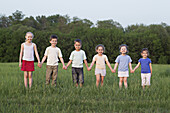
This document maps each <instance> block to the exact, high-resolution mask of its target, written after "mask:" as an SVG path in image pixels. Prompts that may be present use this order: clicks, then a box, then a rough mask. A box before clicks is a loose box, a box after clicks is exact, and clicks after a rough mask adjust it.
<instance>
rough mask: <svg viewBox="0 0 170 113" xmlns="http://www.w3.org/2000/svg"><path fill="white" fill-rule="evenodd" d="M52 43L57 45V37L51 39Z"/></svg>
mask: <svg viewBox="0 0 170 113" xmlns="http://www.w3.org/2000/svg"><path fill="white" fill-rule="evenodd" d="M50 43H51V46H53V47H55V46H56V45H57V39H55V38H54V39H51V41H50Z"/></svg>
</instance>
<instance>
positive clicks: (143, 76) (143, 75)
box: [141, 73, 146, 89]
mask: <svg viewBox="0 0 170 113" xmlns="http://www.w3.org/2000/svg"><path fill="white" fill-rule="evenodd" d="M141 79H142V88H143V89H145V82H146V81H145V80H146V78H145V74H142V73H141Z"/></svg>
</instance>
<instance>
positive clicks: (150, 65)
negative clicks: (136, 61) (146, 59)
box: [149, 63, 152, 76]
mask: <svg viewBox="0 0 170 113" xmlns="http://www.w3.org/2000/svg"><path fill="white" fill-rule="evenodd" d="M149 67H150V70H151V76H152V64H151V63H150V64H149Z"/></svg>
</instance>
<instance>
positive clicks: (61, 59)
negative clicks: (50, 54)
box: [60, 57, 65, 69]
mask: <svg viewBox="0 0 170 113" xmlns="http://www.w3.org/2000/svg"><path fill="white" fill-rule="evenodd" d="M60 61H61V63H62V64H63V69H65V64H64V60H63V58H62V57H60Z"/></svg>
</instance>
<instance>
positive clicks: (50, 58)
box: [41, 35, 65, 86]
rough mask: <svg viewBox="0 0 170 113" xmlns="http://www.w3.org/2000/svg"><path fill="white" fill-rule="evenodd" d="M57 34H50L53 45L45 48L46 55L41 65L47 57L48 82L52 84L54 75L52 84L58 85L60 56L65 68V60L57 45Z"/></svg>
mask: <svg viewBox="0 0 170 113" xmlns="http://www.w3.org/2000/svg"><path fill="white" fill-rule="evenodd" d="M57 39H58V38H57V36H56V35H51V36H50V43H51V46H49V47H47V48H46V50H45V54H44V57H43V59H42V61H41V66H42V64H43V63H44V61H45V60H46V58H47V66H46V84H47V85H48V84H50V78H51V76H52V85H53V86H56V80H57V75H58V61H59V60H58V57H59V58H60V61H61V63H62V64H63V69H64V68H65V64H64V60H63V58H62V53H61V50H60V48H58V47H56V44H57Z"/></svg>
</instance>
